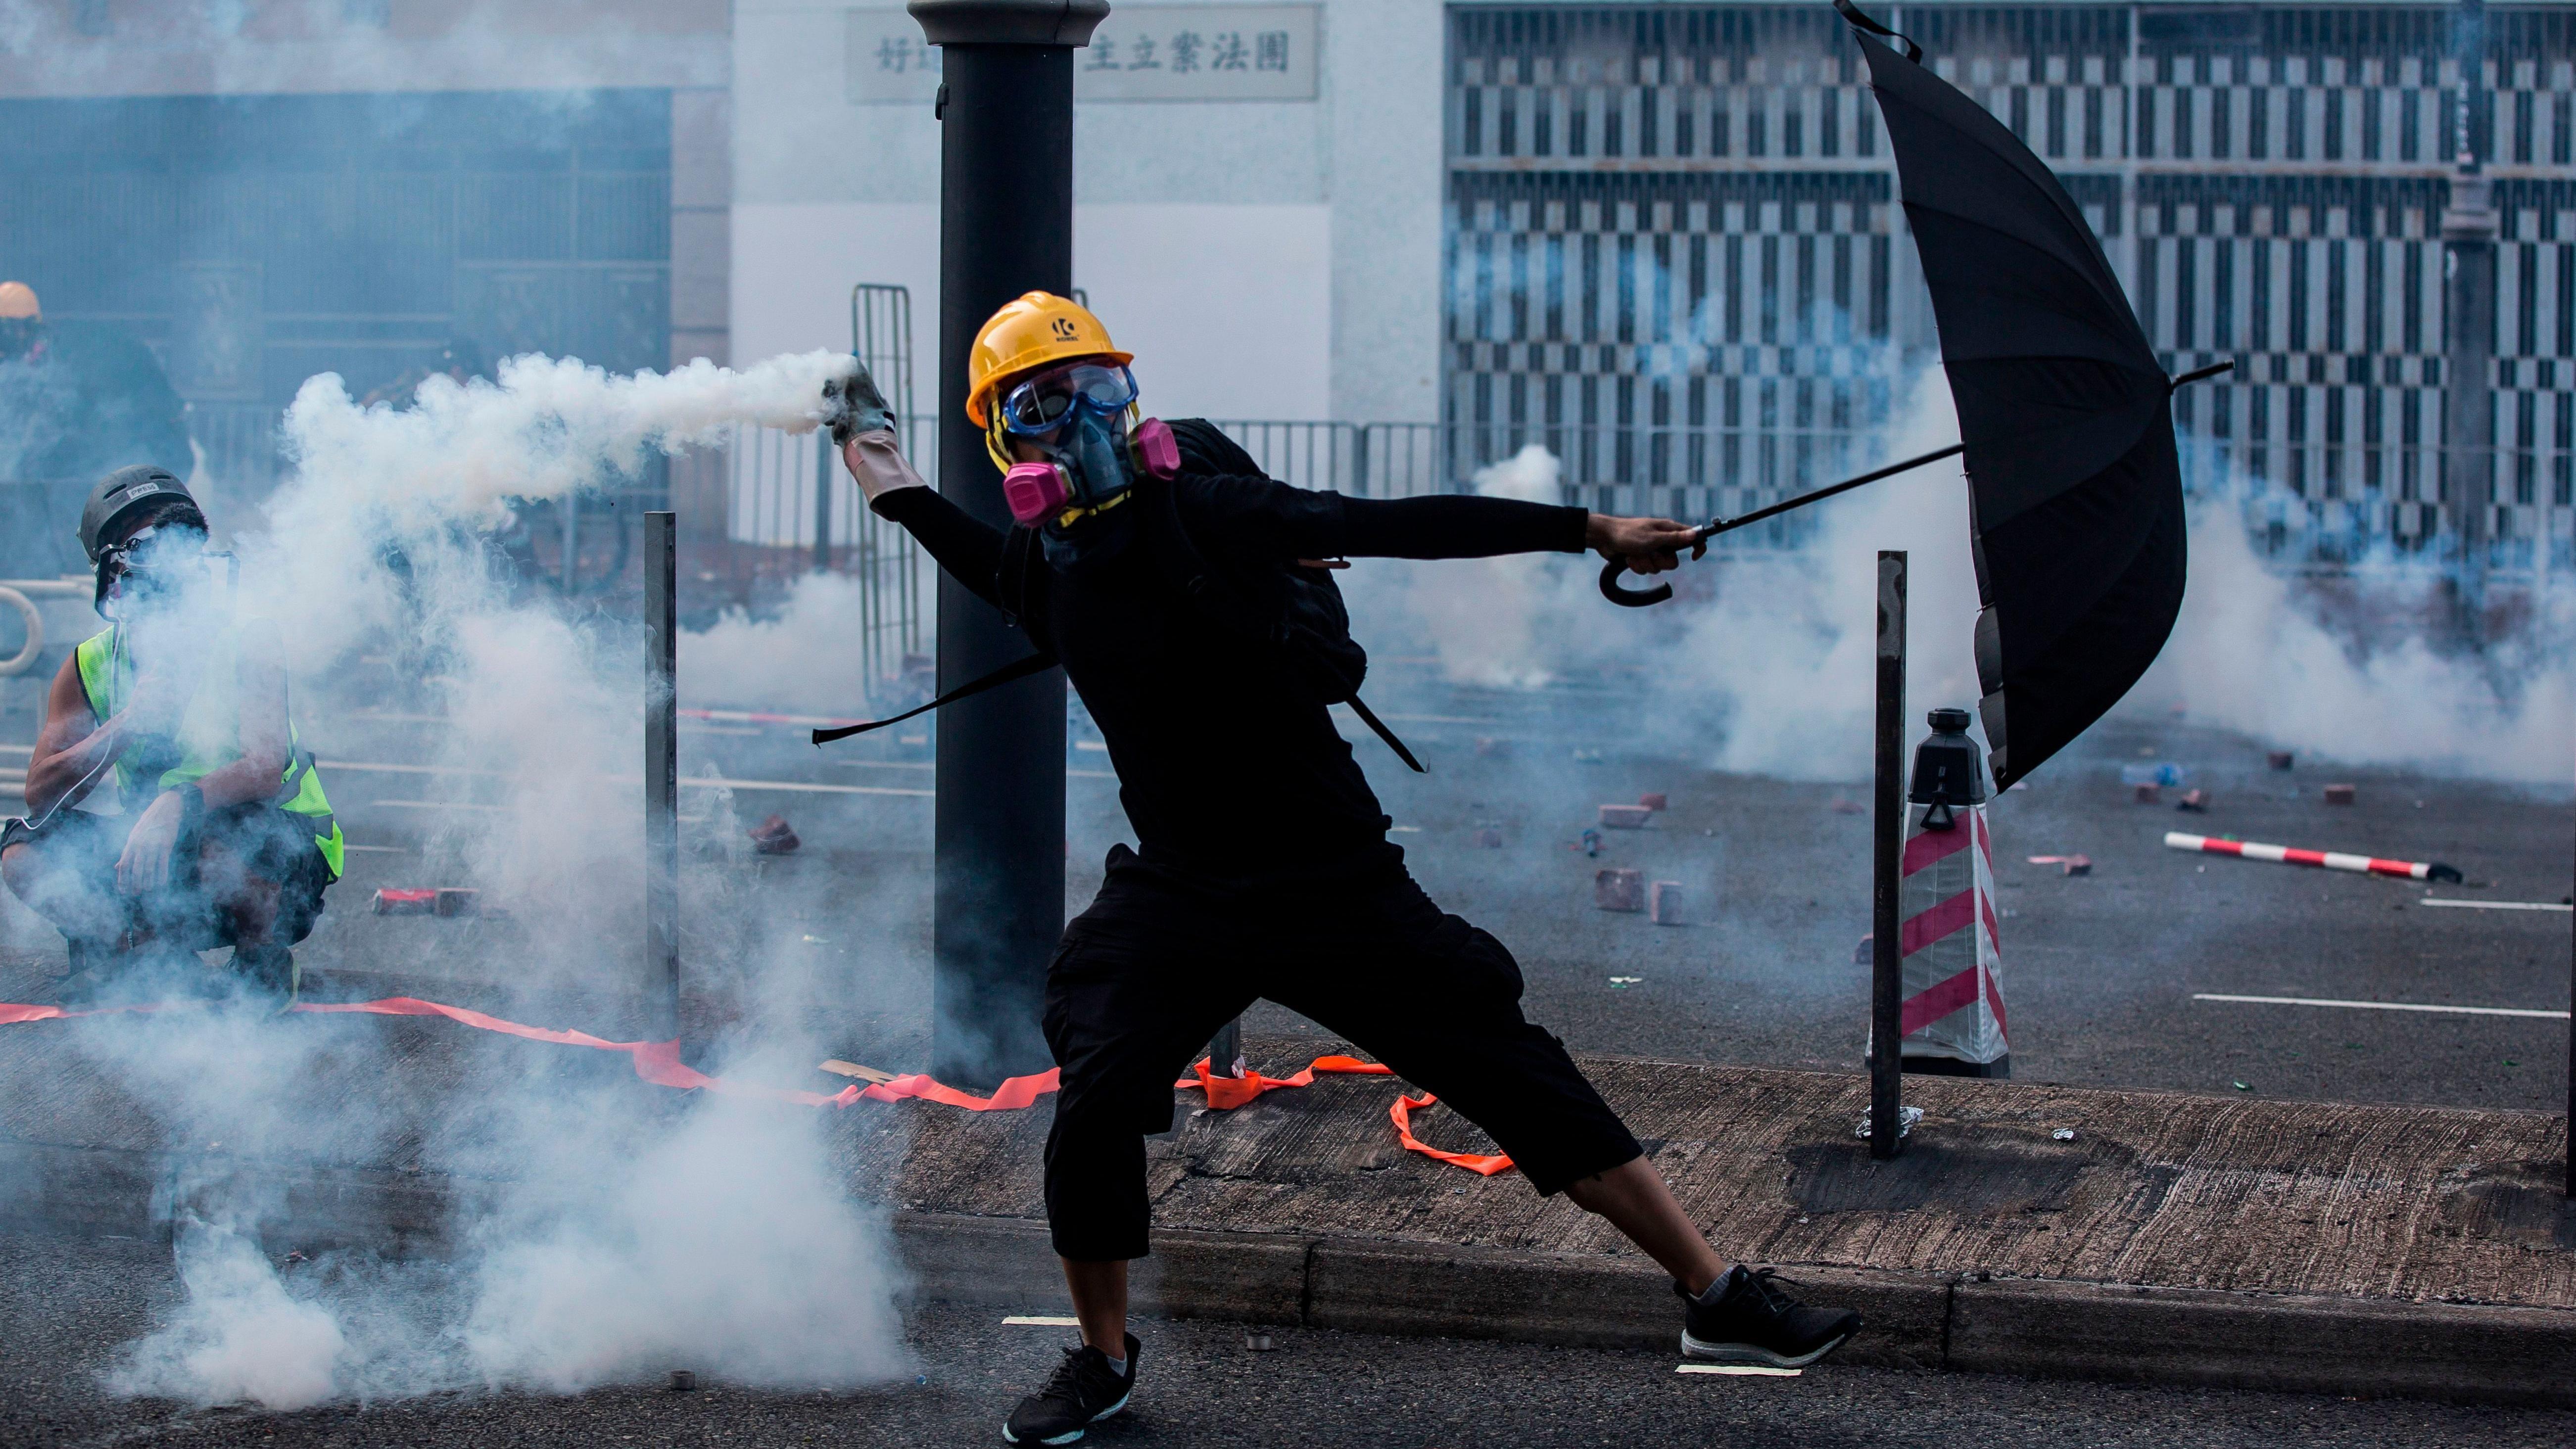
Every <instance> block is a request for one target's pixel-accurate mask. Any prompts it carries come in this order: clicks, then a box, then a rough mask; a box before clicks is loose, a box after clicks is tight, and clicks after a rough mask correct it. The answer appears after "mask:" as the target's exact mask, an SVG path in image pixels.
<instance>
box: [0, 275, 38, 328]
mask: <svg viewBox="0 0 2576 1449" xmlns="http://www.w3.org/2000/svg"><path fill="white" fill-rule="evenodd" d="M44 320H45V309H44V308H43V307H41V306H38V305H37V303H36V289H35V288H33V287H30V286H28V285H27V284H26V283H24V282H0V322H42V321H44Z"/></svg>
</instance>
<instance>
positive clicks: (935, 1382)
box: [0, 1234, 2576, 1449]
mask: <svg viewBox="0 0 2576 1449" xmlns="http://www.w3.org/2000/svg"><path fill="white" fill-rule="evenodd" d="M289 1281H290V1282H294V1281H296V1279H295V1277H294V1275H293V1272H292V1271H291V1270H290V1272H289ZM177 1291H178V1290H177V1283H176V1280H175V1276H174V1274H173V1272H172V1270H171V1267H170V1260H169V1253H168V1250H167V1249H166V1248H164V1247H162V1246H160V1245H158V1244H153V1243H145V1242H138V1241H134V1240H131V1239H109V1240H96V1239H71V1238H54V1237H37V1236H27V1235H20V1234H0V1322H5V1323H6V1324H7V1325H8V1334H7V1341H6V1346H5V1348H0V1444H6V1445H11V1446H16V1445H27V1446H38V1445H42V1446H47V1449H77V1446H88V1445H102V1446H103V1445H110V1444H118V1445H122V1444H136V1443H166V1444H208V1445H215V1444H240V1445H250V1446H257V1449H295V1446H299V1445H314V1446H324V1445H331V1446H339V1445H360V1444H363V1445H368V1446H371V1449H375V1446H387V1449H390V1446H404V1445H421V1446H435V1449H463V1446H472V1445H483V1444H495V1445H497V1444H508V1445H514V1446H515V1445H525V1446H547V1445H581V1446H595V1445H613V1444H621V1443H629V1442H631V1443H636V1444H705V1445H716V1444H722V1445H726V1446H729V1449H763V1446H771V1445H778V1446H790V1449H802V1446H806V1445H813V1444H865V1445H924V1446H928V1445H949V1444H961V1445H962V1444H995V1443H999V1442H1001V1438H1000V1435H999V1433H998V1432H997V1426H998V1425H999V1423H1000V1421H1001V1419H1002V1417H1003V1415H1004V1414H1006V1413H1008V1412H1009V1409H1010V1405H1011V1404H1012V1403H1013V1402H1014V1401H1015V1400H1016V1399H1017V1397H1018V1396H1019V1395H1020V1394H1022V1393H1024V1392H1026V1391H1027V1390H1028V1389H1029V1388H1031V1387H1033V1386H1034V1385H1035V1384H1037V1383H1038V1382H1040V1381H1042V1380H1043V1379H1044V1377H1045V1376H1046V1374H1047V1372H1048V1371H1049V1369H1050V1368H1051V1367H1052V1365H1053V1362H1054V1360H1055V1356H1056V1346H1057V1345H1058V1344H1060V1343H1062V1342H1065V1341H1067V1331H1066V1330H1063V1329H1055V1328H1021V1327H1005V1326H1003V1325H1002V1324H1001V1323H1000V1322H999V1318H1000V1315H999V1314H997V1313H994V1312H992V1311H990V1310H980V1309H977V1310H970V1309H963V1308H954V1307H942V1306H930V1307H925V1308H922V1309H919V1310H917V1311H915V1312H914V1313H913V1314H911V1315H910V1316H909V1319H908V1322H907V1346H908V1349H909V1353H910V1357H911V1359H912V1365H911V1370H912V1371H911V1372H910V1373H909V1374H906V1375H902V1376H899V1377H898V1378H897V1379H896V1380H895V1381H894V1382H893V1383H890V1384H886V1385H883V1386H878V1387H872V1388H862V1389H855V1390H845V1391H840V1392H820V1391H816V1390H811V1389H807V1390H801V1391H785V1390H755V1389H747V1388H743V1387H740V1386H737V1385H734V1384H729V1383H724V1382H720V1381H715V1380H712V1379H708V1378H702V1379H701V1381H700V1388H699V1389H698V1390H697V1391H696V1392H694V1393H675V1392H672V1391H670V1390H669V1389H668V1388H667V1387H665V1386H664V1385H665V1383H666V1382H667V1373H668V1369H669V1368H674V1367H683V1365H654V1366H651V1367H650V1368H643V1369H638V1370H636V1371H633V1372H631V1373H629V1374H627V1375H621V1376H619V1377H622V1378H624V1379H626V1380H627V1381H626V1382H620V1383H612V1384H611V1385H609V1386H606V1387H600V1388H595V1389H592V1390H590V1391H588V1392H585V1393H579V1394H574V1395H570V1396H565V1397H557V1396H552V1395H544V1394H534V1393H528V1392H522V1391H501V1392H494V1391H491V1390H488V1389H485V1388H482V1387H479V1386H478V1387H474V1388H465V1389H453V1390H447V1391H442V1392H434V1393H425V1394H420V1395H418V1396H413V1397H378V1398H375V1399H373V1400H371V1401H368V1402H346V1401H344V1402H335V1403H331V1404H327V1405H323V1406H320V1407H315V1408H310V1409H304V1410H300V1411H295V1412H269V1411H264V1410H260V1409H255V1408H247V1407H225V1408H197V1407H194V1406H191V1405H187V1404H181V1403H174V1402H170V1401H167V1400H157V1399H148V1398H144V1399H134V1398H119V1397H115V1396H113V1395H112V1394H110V1393H109V1392H108V1391H107V1390H106V1389H105V1388H104V1387H102V1383H101V1376H102V1375H103V1374H104V1373H106V1372H108V1371H111V1370H113V1369H114V1368H115V1367H116V1366H117V1364H118V1363H119V1362H120V1357H119V1356H120V1354H121V1353H122V1352H123V1345H124V1344H125V1343H126V1342H127V1341H129V1340H130V1339H132V1338H133V1337H134V1336H135V1335H137V1334H139V1333H141V1332H142V1331H144V1330H145V1329H146V1328H147V1327H148V1326H149V1325H150V1323H151V1322H152V1319H153V1315H154V1313H155V1312H156V1310H158V1309H160V1308H162V1307H164V1306H166V1305H167V1304H169V1303H170V1302H171V1301H173V1300H174V1299H175V1297H176V1296H177ZM1139 1327H1140V1329H1141V1333H1140V1337H1142V1338H1143V1339H1144V1341H1145V1344H1146V1348H1145V1352H1144V1355H1143V1357H1142V1358H1141V1359H1140V1360H1139V1367H1140V1369H1141V1372H1142V1380H1141V1383H1140V1386H1139V1389H1138V1392H1137V1396H1136V1400H1135V1403H1134V1405H1133V1407H1132V1408H1131V1410H1130V1411H1129V1412H1128V1413H1126V1414H1125V1415H1123V1416H1121V1417H1120V1418H1118V1419H1116V1420H1113V1421H1111V1422H1110V1423H1109V1424H1107V1425H1105V1426H1103V1427H1102V1428H1101V1429H1100V1430H1099V1431H1097V1432H1096V1433H1095V1434H1094V1436H1093V1438H1092V1440H1091V1441H1090V1442H1093V1443H1098V1444H1102V1445H1130V1444H1132V1445H1148V1444H1170V1445H1189V1446H1207V1445H1218V1444H1230V1445H1279V1446H1291V1445H1306V1444H1332V1445H1385V1446H1419V1449H1435V1446H1467V1445H1488V1444H1499V1443H1509V1444H1516V1445H1557V1444H1563V1445H1577V1444H1585V1445H1599V1444H1612V1445H1635V1444H1657V1443H1672V1444H1742V1445H1766V1446H1767V1445H1780V1444H1796V1445H1801V1446H1815V1449H1830V1446H1840V1445H1862V1444H1868V1445H1873V1446H1875V1445H1922V1446H1926V1449H1935V1446H1937V1449H1957V1446H1959V1445H1962V1444H1981V1445H1989V1446H1994V1449H2018V1446H2024V1445H2029V1446H2040V1445H2048V1446H2073V1445H2086V1446H2093V1445H2141V1446H2145V1445H2154V1446H2157V1449H2196V1446H2218V1445H2274V1444H2283V1443H2291V1442H2296V1443H2299V1444H2301V1445H2303V1446H2310V1449H2328V1446H2337V1449H2340V1446H2356V1449H2357V1446H2365V1445H2370V1446H2378V1445H2385V1446H2391V1449H2398V1446H2403V1449H2420V1446H2425V1445H2534V1446H2539V1445H2560V1444H2565V1443H2567V1442H2569V1441H2570V1440H2571V1438H2576V1414H2569V1413H2560V1412H2548V1411H2541V1410H2524V1409H2497V1408H2484V1407H2473V1406H2451V1405H2438V1404H2421V1403H2405V1402H2395V1401H2389V1402H2365V1401H2360V1400H2353V1399H2326V1398H2311V1397H2302V1396H2296V1395H2284V1394H2255V1393H2235V1392H2226V1391H2216V1390H2211V1391H2195V1390H2171V1389H2148V1388H2136V1387H2128V1386H2120V1385H2110V1384H2089V1383H2068V1382H2060V1381H2050V1382H2039V1381H2032V1380H2024V1379H2015V1378H2005V1377H1997V1376H1988V1375H1976V1374H1947V1375H1940V1374H1911V1373H1899V1372H1892V1371H1881V1370H1872V1369H1842V1368H1825V1369H1819V1370H1816V1371H1813V1372H1810V1373H1808V1374H1807V1375H1805V1376H1804V1377H1801V1378H1796V1379H1743V1378H1721V1377H1711V1376H1704V1375H1691V1376H1683V1375H1680V1374H1676V1373H1675V1372H1674V1365H1675V1362H1676V1361H1675V1360H1674V1359H1673V1358H1671V1357H1668V1356H1665V1355H1661V1354H1649V1353H1629V1352H1613V1351H1605V1350H1590V1349H1564V1348H1531V1347H1524V1346H1519V1345H1511V1344H1499V1343H1484V1342H1474V1341H1465V1340H1457V1339H1390V1338H1377V1337H1371V1336H1368V1335H1363V1334H1344V1333H1326V1332H1316V1331H1299V1330H1273V1331H1272V1342H1273V1344H1274V1345H1275V1346H1274V1348H1272V1349H1271V1350H1270V1351H1268V1352H1258V1353H1256V1352H1251V1351H1248V1350H1247V1348H1246V1346H1245V1341H1244V1335H1243V1330H1242V1329H1241V1328H1240V1327H1237V1326H1234V1325H1228V1324H1222V1323H1213V1322H1188V1323H1165V1322H1154V1323H1143V1324H1140V1325H1139Z"/></svg>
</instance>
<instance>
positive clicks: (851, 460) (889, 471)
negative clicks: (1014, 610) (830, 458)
mask: <svg viewBox="0 0 2576 1449" xmlns="http://www.w3.org/2000/svg"><path fill="white" fill-rule="evenodd" d="M841 462H842V464H843V465H844V466H845V467H847V468H848V469H849V470H850V476H851V477H852V478H855V479H857V480H858V484H859V490H860V491H861V492H863V493H865V494H867V496H868V510H869V511H870V512H872V513H874V514H875V515H876V516H877V517H879V518H882V519H885V520H886V521H887V522H889V523H893V524H896V525H899V526H900V527H901V528H902V529H903V531H904V532H906V533H909V534H911V535H912V536H913V537H914V538H915V539H918V540H919V541H920V543H921V546H922V547H923V548H925V549H928V550H929V551H930V556H931V557H932V558H934V559H937V560H938V561H939V566H940V567H941V568H943V569H946V570H947V571H948V576H949V577H950V578H952V579H955V580H956V581H957V582H959V583H961V584H964V585H965V586H966V588H967V590H968V591H969V592H971V593H973V594H974V595H975V597H977V598H979V599H982V600H983V601H984V602H986V603H988V604H992V605H994V606H995V607H997V608H998V607H1000V605H1001V602H1002V601H1001V600H1000V599H997V598H995V597H994V596H993V578H994V575H996V574H998V573H999V572H1001V568H1002V531H1001V530H1000V529H998V528H995V527H993V526H992V525H991V524H989V523H984V522H980V521H978V520H976V519H974V518H972V517H969V516H968V515H967V513H966V510H964V509H962V508H960V507H958V506H957V505H956V504H954V503H951V502H949V501H948V500H947V499H945V498H943V497H941V496H940V494H939V490H937V489H935V488H932V487H931V486H930V485H929V484H927V483H924V482H922V481H921V475H920V474H918V473H915V472H914V471H912V465H911V464H909V463H907V462H905V461H904V460H903V454H902V453H901V452H899V451H897V449H896V448H895V442H894V434H893V433H892V432H889V431H883V430H877V431H871V432H865V433H861V434H859V435H858V436H856V437H854V438H852V439H850V440H849V441H848V442H846V443H843V444H842V445H841Z"/></svg>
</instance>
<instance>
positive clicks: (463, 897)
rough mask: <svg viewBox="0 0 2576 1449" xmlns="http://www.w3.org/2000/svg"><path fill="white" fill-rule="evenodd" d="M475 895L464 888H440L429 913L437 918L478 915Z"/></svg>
mask: <svg viewBox="0 0 2576 1449" xmlns="http://www.w3.org/2000/svg"><path fill="white" fill-rule="evenodd" d="M475 900H476V896H475V893H474V892H473V891H472V890H470V889H468V888H466V887H464V886H440V887H439V888H438V895H437V898H436V900H435V901H434V902H433V903H432V905H431V908H430V913H431V914H432V915H439V916H471V915H476V914H478V913H479V910H478V908H477V906H476V905H475Z"/></svg>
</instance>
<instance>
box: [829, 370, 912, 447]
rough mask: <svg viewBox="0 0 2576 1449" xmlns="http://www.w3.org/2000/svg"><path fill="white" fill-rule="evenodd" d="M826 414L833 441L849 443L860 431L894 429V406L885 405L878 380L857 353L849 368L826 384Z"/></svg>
mask: <svg viewBox="0 0 2576 1449" xmlns="http://www.w3.org/2000/svg"><path fill="white" fill-rule="evenodd" d="M823 398H824V402H825V407H824V416H826V417H827V418H829V419H830V420H831V424H832V441H833V442H834V443H836V444H839V445H841V446H844V447H846V446H848V444H849V441H850V440H851V439H852V438H855V437H857V436H858V435H859V434H861V433H891V432H893V431H894V409H892V408H890V407H888V406H886V400H885V394H884V393H881V392H879V391H877V380H876V379H875V378H873V377H870V376H868V369H867V367H866V365H865V364H863V363H861V362H860V361H859V360H858V358H856V357H855V356H854V357H852V358H851V359H850V370H849V371H848V372H846V373H844V374H842V375H841V376H839V377H836V378H833V379H832V380H831V381H829V382H826V383H824V384H823Z"/></svg>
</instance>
